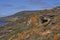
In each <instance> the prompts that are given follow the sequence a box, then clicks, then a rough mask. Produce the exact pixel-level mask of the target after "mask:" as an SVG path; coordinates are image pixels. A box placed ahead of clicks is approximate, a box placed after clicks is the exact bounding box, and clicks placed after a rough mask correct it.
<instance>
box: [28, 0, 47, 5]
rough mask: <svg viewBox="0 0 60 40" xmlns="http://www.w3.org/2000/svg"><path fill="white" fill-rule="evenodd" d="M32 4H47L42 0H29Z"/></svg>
mask: <svg viewBox="0 0 60 40" xmlns="http://www.w3.org/2000/svg"><path fill="white" fill-rule="evenodd" d="M29 3H30V5H46V2H43V1H42V0H29Z"/></svg>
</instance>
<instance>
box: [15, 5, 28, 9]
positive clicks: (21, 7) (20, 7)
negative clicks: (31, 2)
mask: <svg viewBox="0 0 60 40" xmlns="http://www.w3.org/2000/svg"><path fill="white" fill-rule="evenodd" d="M26 8H27V6H24V5H20V6H17V7H16V8H15V9H26Z"/></svg>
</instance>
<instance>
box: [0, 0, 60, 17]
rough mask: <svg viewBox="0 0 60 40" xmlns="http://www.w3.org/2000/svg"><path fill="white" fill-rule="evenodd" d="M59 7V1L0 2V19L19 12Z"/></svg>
mask: <svg viewBox="0 0 60 40" xmlns="http://www.w3.org/2000/svg"><path fill="white" fill-rule="evenodd" d="M56 6H60V0H0V17H5V16H9V15H13V14H15V13H17V12H20V11H27V10H30V11H31V10H42V9H47V8H53V7H56Z"/></svg>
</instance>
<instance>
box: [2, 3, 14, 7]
mask: <svg viewBox="0 0 60 40" xmlns="http://www.w3.org/2000/svg"><path fill="white" fill-rule="evenodd" d="M2 7H13V5H11V4H3V5H2Z"/></svg>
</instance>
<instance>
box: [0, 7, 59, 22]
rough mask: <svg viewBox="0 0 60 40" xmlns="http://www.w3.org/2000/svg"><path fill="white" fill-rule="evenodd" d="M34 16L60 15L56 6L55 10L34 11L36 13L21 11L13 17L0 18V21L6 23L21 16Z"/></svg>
mask: <svg viewBox="0 0 60 40" xmlns="http://www.w3.org/2000/svg"><path fill="white" fill-rule="evenodd" d="M34 14H41V15H46V14H50V15H58V14H59V15H60V6H57V7H55V8H51V9H45V10H36V11H21V12H18V13H15V14H14V15H11V16H7V17H2V18H0V20H6V21H10V20H12V19H13V18H15V17H16V18H17V17H23V16H26V15H27V16H28V15H34Z"/></svg>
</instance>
